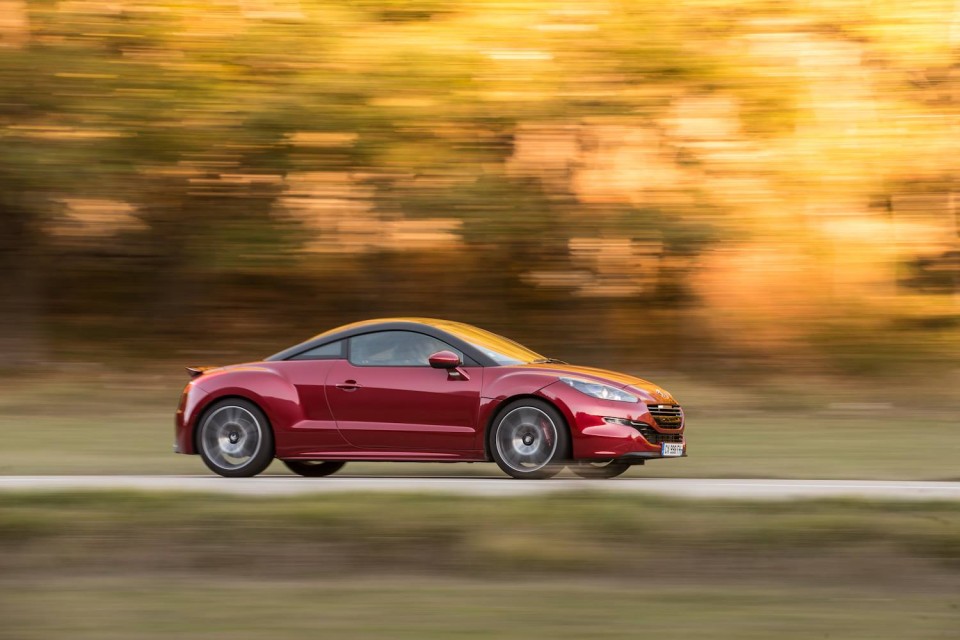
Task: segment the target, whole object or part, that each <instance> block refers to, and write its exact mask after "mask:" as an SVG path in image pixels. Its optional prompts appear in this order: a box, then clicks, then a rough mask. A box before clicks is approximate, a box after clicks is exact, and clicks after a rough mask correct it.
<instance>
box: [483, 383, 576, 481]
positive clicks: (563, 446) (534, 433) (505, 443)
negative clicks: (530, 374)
mask: <svg viewBox="0 0 960 640" xmlns="http://www.w3.org/2000/svg"><path fill="white" fill-rule="evenodd" d="M489 437H490V452H491V453H492V454H493V459H494V461H495V462H496V463H497V466H499V467H500V468H501V469H503V471H505V472H506V473H507V474H508V475H511V476H513V477H514V478H518V479H536V480H539V479H543V478H550V477H553V476H555V475H557V473H559V472H560V470H561V469H562V468H563V465H564V461H565V460H566V458H567V455H568V453H569V451H570V434H569V432H568V431H567V425H566V423H565V422H564V420H563V416H561V415H560V413H559V412H558V411H557V410H556V409H554V408H553V407H552V406H550V405H549V404H547V403H546V402H543V401H542V400H535V399H526V398H525V399H522V400H517V401H516V402H511V403H510V404H509V405H507V406H506V407H505V408H504V409H503V411H501V412H500V415H499V416H498V417H497V420H496V421H495V422H494V424H493V426H492V428H491V429H490V436H489Z"/></svg>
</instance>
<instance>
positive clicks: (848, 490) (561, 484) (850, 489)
mask: <svg viewBox="0 0 960 640" xmlns="http://www.w3.org/2000/svg"><path fill="white" fill-rule="evenodd" d="M117 489H124V490H136V491H191V492H209V493H230V494H239V495H249V496H284V495H302V494H329V493H344V492H358V491H399V492H413V493H423V492H430V493H452V494H458V495H471V496H528V495H542V494H547V493H556V492H561V491H606V492H615V493H634V494H646V495H658V496H670V497H680V498H720V499H742V500H780V499H797V498H848V497H849V498H876V499H896V500H960V482H908V481H873V480H714V479H709V478H704V479H700V478H698V479H685V478H684V479H681V478H619V479H614V480H578V479H576V480H575V479H555V480H541V481H536V480H512V479H509V478H507V477H505V476H504V477H479V478H478V477H462V476H461V477H419V478H418V477H408V476H394V477H387V476H376V477H373V476H353V477H350V476H340V477H332V478H300V477H295V476H260V477H257V478H220V477H218V476H213V475H209V476H0V491H63V490H82V491H87V490H117Z"/></svg>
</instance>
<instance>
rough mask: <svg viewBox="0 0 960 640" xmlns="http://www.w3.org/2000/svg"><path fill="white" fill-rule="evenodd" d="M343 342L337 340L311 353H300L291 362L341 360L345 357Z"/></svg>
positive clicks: (312, 350) (316, 348)
mask: <svg viewBox="0 0 960 640" xmlns="http://www.w3.org/2000/svg"><path fill="white" fill-rule="evenodd" d="M343 345H344V341H343V340H337V341H336V342H331V343H330V344H325V345H323V346H320V347H314V348H313V349H310V350H309V351H304V352H303V353H298V354H297V355H295V356H293V357H292V358H290V359H291V360H339V359H340V358H342V357H343Z"/></svg>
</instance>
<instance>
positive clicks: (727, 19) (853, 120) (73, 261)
mask: <svg viewBox="0 0 960 640" xmlns="http://www.w3.org/2000/svg"><path fill="white" fill-rule="evenodd" d="M958 33H960V17H958V14H957V10H956V6H955V3H954V2H950V1H946V0H944V1H942V2H910V3H895V2H892V3H874V2H860V1H856V2H844V1H831V2H804V3H781V4H772V5H771V4H768V3H749V2H748V3H736V2H717V1H714V0H711V1H704V0H687V1H684V2H679V3H670V4H667V5H665V4H664V3H650V2H639V1H638V2H605V1H602V0H598V1H596V2H589V3H582V2H580V3H574V2H518V1H510V2H506V1H500V0H487V1H482V2H455V1H446V0H411V1H409V2H398V1H390V0H358V1H356V2H350V3H343V2H322V1H309V0H303V1H298V0H277V1H271V2H265V1H261V0H239V1H237V2H205V1H202V0H200V1H196V2H193V1H191V2H166V1H165V0H157V1H140V0H117V1H112V2H108V1H104V2H98V1H95V0H91V1H83V0H62V1H57V2H55V1H49V2H34V3H27V2H26V1H25V0H3V2H0V52H2V61H0V135H2V144H0V211H2V218H0V219H2V230H0V247H2V248H0V260H2V263H3V264H2V272H3V273H4V278H2V282H0V286H2V295H3V300H4V304H3V305H2V309H0V318H2V320H0V322H2V327H0V328H2V331H0V340H2V345H3V355H4V361H5V362H8V363H9V362H12V361H20V362H23V361H35V360H40V361H44V360H50V359H56V358H59V357H62V356H63V355H65V354H78V353H80V354H83V355H84V356H85V357H87V358H88V359H89V358H90V355H91V353H95V354H97V356H96V357H104V354H106V357H107V358H109V357H110V356H111V355H118V356H123V355H129V354H132V355H134V356H135V357H141V356H143V355H144V354H145V353H148V352H152V353H153V354H169V353H170V352H169V349H170V348H171V347H175V348H176V349H178V350H180V351H181V352H184V351H185V352H186V353H191V352H193V351H201V350H210V349H222V350H224V351H226V352H229V353H228V354H225V355H230V354H233V357H235V356H236V355H237V354H241V355H244V356H247V355H249V356H262V355H263V354H265V353H270V352H271V349H273V348H274V347H275V346H276V345H278V344H279V345H282V344H287V343H289V342H290V339H291V338H292V339H298V338H299V339H302V338H306V337H307V336H309V335H312V334H313V333H315V332H316V330H317V328H318V327H325V326H335V325H337V324H341V323H343V322H347V321H352V320H356V319H359V318H365V317H377V316H388V315H429V316H439V317H453V318H457V319H461V320H465V321H469V322H473V323H477V324H481V325H483V326H490V327H491V328H492V329H494V330H498V331H501V332H504V333H509V334H510V335H515V336H516V337H517V338H518V339H520V340H521V341H523V342H525V343H528V344H530V345H531V346H533V347H534V348H537V349H538V350H540V351H542V352H547V353H551V354H552V355H556V356H557V357H560V358H564V359H567V360H576V359H577V358H578V356H580V357H583V356H589V357H590V358H592V359H594V360H596V358H598V357H600V358H601V359H603V360H606V362H604V364H606V365H607V366H611V367H617V366H630V365H636V364H637V363H639V362H643V363H644V364H645V365H650V364H656V365H657V366H661V367H669V368H671V369H677V368H679V369H688V370H694V369H697V368H699V367H701V366H703V365H704V364H705V363H709V364H712V365H715V366H723V367H725V368H730V367H736V366H739V365H746V366H755V365H763V364H764V363H767V364H769V363H771V362H772V361H775V362H776V363H777V366H778V367H780V366H784V364H787V365H788V366H789V367H790V368H791V369H792V370H794V371H806V370H814V371H821V370H835V369H839V370H841V371H843V372H854V373H862V372H874V371H877V370H881V369H887V370H890V369H893V370H901V368H902V367H905V366H911V365H912V366H914V367H915V368H917V369H920V370H923V371H929V370H930V368H931V367H936V366H941V365H944V364H947V365H949V363H951V362H955V360H956V358H957V356H958V355H960V347H958V335H960V331H958V324H957V323H958V306H957V305H958V300H960V293H958V291H960V288H958V287H960V253H958V223H957V219H958V207H960V196H958V195H957V186H956V182H957V176H958V174H960V164H958V162H960V160H958V159H960V148H958V147H960V138H958V136H956V135H955V130H956V127H957V126H958V122H960V120H958V118H960V106H958V95H960V93H958V91H960V78H958V76H957V73H956V70H955V69H954V63H955V56H956V46H957V42H958V37H960V36H958V35H957V34H958ZM558 325H560V326H564V327H566V328H568V330H567V331H564V332H563V340H562V341H558V340H557V339H556V335H557V334H556V332H554V331H553V330H552V329H553V327H555V326H558ZM599 334H602V335H603V336H604V339H603V340H598V339H597V336H598V335H599ZM571 335H572V336H574V339H573V340H572V341H571V339H570V336H571ZM278 336H282V337H278ZM601 343H605V344H610V345H621V344H634V345H636V346H637V348H636V350H627V351H623V350H616V351H613V350H611V351H609V352H601V353H597V351H602V347H599V346H598V345H599V344H601ZM214 345H216V346H214ZM111 352H112V353H111ZM774 359H775V360H774Z"/></svg>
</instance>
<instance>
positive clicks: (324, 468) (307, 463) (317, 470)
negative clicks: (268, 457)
mask: <svg viewBox="0 0 960 640" xmlns="http://www.w3.org/2000/svg"><path fill="white" fill-rule="evenodd" d="M282 462H283V464H284V465H286V467H287V469H290V471H293V472H294V473H296V474H297V475H301V476H303V477H305V478H322V477H323V476H329V475H330V474H333V473H336V472H337V471H340V469H343V465H345V464H347V463H346V462H339V461H335V460H283V461H282Z"/></svg>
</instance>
